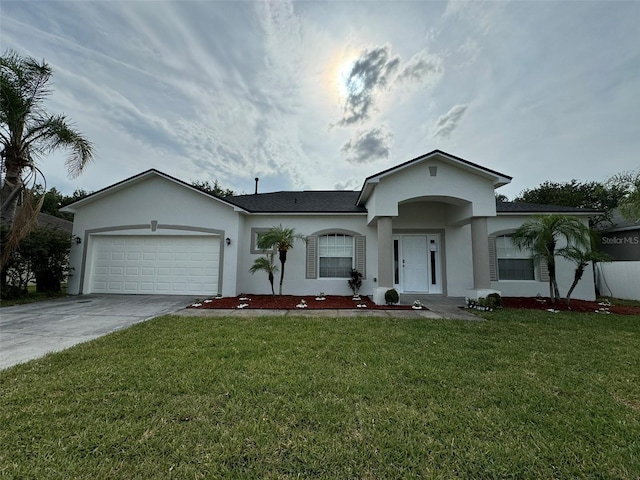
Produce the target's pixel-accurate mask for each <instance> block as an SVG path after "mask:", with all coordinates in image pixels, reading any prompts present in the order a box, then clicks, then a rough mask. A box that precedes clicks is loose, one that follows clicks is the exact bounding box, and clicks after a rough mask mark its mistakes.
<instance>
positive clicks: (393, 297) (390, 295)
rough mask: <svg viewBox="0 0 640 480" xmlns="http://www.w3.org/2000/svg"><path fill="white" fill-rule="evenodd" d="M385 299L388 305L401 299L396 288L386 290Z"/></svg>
mask: <svg viewBox="0 0 640 480" xmlns="http://www.w3.org/2000/svg"><path fill="white" fill-rule="evenodd" d="M384 301H385V302H386V303H387V305H393V304H396V303H398V302H399V301H400V295H398V291H397V290H396V289H395V288H392V289H390V290H387V291H386V292H384Z"/></svg>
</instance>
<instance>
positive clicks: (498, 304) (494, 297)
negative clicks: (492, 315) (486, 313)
mask: <svg viewBox="0 0 640 480" xmlns="http://www.w3.org/2000/svg"><path fill="white" fill-rule="evenodd" d="M487 304H488V306H489V307H491V308H502V307H503V306H504V304H503V303H502V297H501V296H500V294H499V293H490V294H489V295H487Z"/></svg>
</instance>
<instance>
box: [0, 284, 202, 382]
mask: <svg viewBox="0 0 640 480" xmlns="http://www.w3.org/2000/svg"><path fill="white" fill-rule="evenodd" d="M193 300H194V299H193V297H186V296H175V295H174V296H169V295H167V296H163V295H80V296H69V297H65V298H58V299H55V300H47V301H44V302H37V303H30V304H27V305H16V306H13V307H2V308H0V369H3V368H7V367H10V366H12V365H16V364H18V363H22V362H26V361H28V360H32V359H34V358H39V357H42V356H44V355H46V354H47V353H49V352H58V351H60V350H64V349H65V348H69V347H71V346H73V345H76V344H78V343H82V342H86V341H88V340H92V339H94V338H98V337H101V336H103V335H106V334H107V333H111V332H114V331H116V330H120V329H122V328H125V327H128V326H130V325H133V324H135V323H139V322H142V321H144V320H148V319H150V318H153V317H157V316H159V315H164V314H165V313H173V312H175V311H177V310H179V309H182V308H184V307H185V306H186V305H189V304H190V303H191V302H193Z"/></svg>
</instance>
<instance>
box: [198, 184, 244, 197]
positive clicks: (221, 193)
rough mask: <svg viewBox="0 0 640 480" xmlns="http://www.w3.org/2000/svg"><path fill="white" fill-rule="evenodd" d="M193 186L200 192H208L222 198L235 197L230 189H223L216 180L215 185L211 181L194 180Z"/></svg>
mask: <svg viewBox="0 0 640 480" xmlns="http://www.w3.org/2000/svg"><path fill="white" fill-rule="evenodd" d="M191 185H193V186H194V187H196V188H197V189H198V190H202V191H203V192H207V193H209V194H211V195H214V196H216V197H220V198H224V197H230V196H232V195H235V192H234V191H233V190H231V189H230V188H222V186H221V185H220V182H218V180H214V181H213V183H211V182H210V181H209V180H193V181H192V182H191Z"/></svg>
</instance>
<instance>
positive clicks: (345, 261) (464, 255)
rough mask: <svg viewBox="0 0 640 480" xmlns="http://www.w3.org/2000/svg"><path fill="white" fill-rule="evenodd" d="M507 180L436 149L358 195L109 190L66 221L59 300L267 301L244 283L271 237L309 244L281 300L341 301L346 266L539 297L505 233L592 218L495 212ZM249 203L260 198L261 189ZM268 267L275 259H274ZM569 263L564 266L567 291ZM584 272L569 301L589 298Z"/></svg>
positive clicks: (412, 280) (417, 289)
mask: <svg viewBox="0 0 640 480" xmlns="http://www.w3.org/2000/svg"><path fill="white" fill-rule="evenodd" d="M510 181H511V177H509V176H507V175H504V174H502V173H499V172H496V171H494V170H491V169H488V168H485V167H482V166H480V165H477V164H475V163H472V162H469V161H467V160H464V159H462V158H459V157H456V156H454V155H450V154H448V153H445V152H442V151H439V150H435V151H433V152H430V153H428V154H426V155H422V156H420V157H417V158H414V159H413V160H410V161H407V162H405V163H402V164H400V165H397V166H395V167H393V168H389V169H388V170H384V171H382V172H379V173H376V174H374V175H371V176H369V177H367V178H366V179H365V180H364V183H363V185H362V189H361V190H360V191H285V192H271V193H255V194H251V195H236V196H231V197H226V198H217V197H215V196H212V195H210V194H208V193H205V192H203V191H201V190H199V189H197V188H195V187H193V186H191V185H189V184H187V183H185V182H183V181H181V180H178V179H176V178H174V177H171V176H169V175H167V174H164V173H162V172H159V171H157V170H154V169H152V170H148V171H146V172H143V173H140V174H139V175H135V176H133V177H131V178H128V179H126V180H123V181H121V182H119V183H116V184H114V185H111V186H109V187H107V188H104V189H102V190H100V191H98V192H95V193H93V194H92V195H90V196H88V197H86V198H83V199H81V200H79V201H77V202H75V203H73V204H71V205H69V206H67V207H65V208H64V209H63V210H64V211H68V212H72V213H74V214H75V219H74V226H73V233H74V235H75V236H76V237H78V238H79V239H80V243H77V244H74V245H73V247H72V251H71V266H72V267H73V271H74V274H73V276H72V277H71V278H70V279H69V282H68V291H69V293H72V294H83V293H122V294H143V293H144V294H156V293H157V294H181V295H184V294H188V295H193V296H197V297H206V296H214V295H216V294H221V295H223V296H234V295H239V294H241V293H247V294H249V293H252V294H259V293H270V286H269V283H268V281H267V278H266V275H265V274H263V273H260V272H259V273H256V274H255V275H252V274H250V273H249V269H250V268H251V266H252V265H253V263H254V260H255V259H256V258H257V257H258V256H260V255H264V252H262V251H260V250H259V249H258V248H257V239H258V237H259V235H260V234H261V233H262V232H265V231H266V230H268V229H269V228H270V227H272V226H277V225H280V224H281V225H283V226H285V227H289V228H294V229H295V232H296V233H299V234H302V235H304V236H305V238H306V242H302V241H300V242H298V243H297V244H296V245H295V246H294V248H293V249H292V250H290V251H289V254H288V257H287V263H286V272H285V279H284V289H283V293H285V294H291V295H303V294H304V295H313V294H319V293H320V292H324V293H325V294H327V295H331V294H334V295H347V294H349V293H350V290H349V288H348V286H347V277H348V275H349V271H350V269H351V268H356V269H357V270H358V271H360V272H361V273H362V274H363V286H362V289H361V293H362V294H365V295H371V296H372V297H373V299H374V301H375V302H376V303H384V293H385V292H386V291H387V290H388V289H390V288H396V289H397V290H398V291H399V292H400V293H401V294H402V293H404V294H407V295H408V296H412V295H418V294H420V295H441V296H448V297H475V298H477V297H479V296H480V297H482V296H485V295H486V294H488V293H491V292H493V291H498V292H501V293H502V295H504V296H535V295H538V294H540V295H542V296H547V295H548V283H547V281H548V277H547V272H545V269H544V268H540V267H539V266H535V265H534V264H533V262H532V261H531V259H530V256H529V254H528V253H527V252H524V251H520V250H518V249H516V248H514V246H513V244H512V243H511V240H510V237H509V235H510V234H511V233H513V232H514V231H515V230H516V229H517V228H518V227H519V226H520V225H521V224H522V223H523V222H524V221H526V220H528V219H530V218H531V216H532V215H533V214H537V213H545V212H547V213H548V212H555V213H558V212H559V213H563V214H570V215H575V216H577V217H578V218H580V219H581V220H582V221H583V222H584V224H585V225H586V224H588V220H589V216H590V215H592V214H593V213H594V212H593V211H589V210H584V209H576V208H566V207H550V206H542V205H530V204H517V203H496V199H495V189H496V188H498V187H501V186H503V185H505V184H508V183H509V182H510ZM256 192H257V188H256ZM276 262H277V256H276ZM573 270H574V268H573V265H572V264H570V263H567V262H564V261H560V263H559V266H558V282H559V285H560V288H561V289H565V291H566V289H568V288H569V286H570V284H571V281H572V279H573ZM594 292H595V289H594V284H593V275H592V274H586V275H585V276H584V279H583V280H582V282H581V283H580V284H579V285H578V287H577V288H576V290H575V292H574V294H573V297H574V298H582V299H593V298H594V296H595V293H594Z"/></svg>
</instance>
